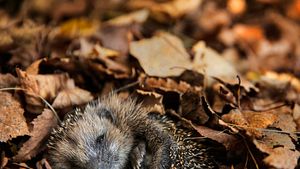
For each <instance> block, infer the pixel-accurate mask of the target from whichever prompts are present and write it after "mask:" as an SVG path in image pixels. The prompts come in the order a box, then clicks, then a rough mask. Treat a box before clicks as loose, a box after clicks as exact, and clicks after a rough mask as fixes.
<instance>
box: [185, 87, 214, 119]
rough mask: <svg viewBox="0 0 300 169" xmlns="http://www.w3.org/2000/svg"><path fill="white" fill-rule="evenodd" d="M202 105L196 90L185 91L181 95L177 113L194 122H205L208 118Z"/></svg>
mask: <svg viewBox="0 0 300 169" xmlns="http://www.w3.org/2000/svg"><path fill="white" fill-rule="evenodd" d="M203 107H204V106H203V105H202V101H201V95H199V93H198V92H197V93H195V92H192V91H187V92H185V93H183V95H181V98H180V113H179V115H181V116H182V117H184V118H186V119H189V120H191V121H192V122H193V123H195V124H205V123H206V122H207V121H208V120H209V116H208V115H207V114H206V112H205V110H204V109H203Z"/></svg>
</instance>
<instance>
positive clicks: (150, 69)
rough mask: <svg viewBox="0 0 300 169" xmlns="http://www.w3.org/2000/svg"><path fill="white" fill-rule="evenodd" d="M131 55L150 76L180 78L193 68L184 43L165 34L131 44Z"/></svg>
mask: <svg viewBox="0 0 300 169" xmlns="http://www.w3.org/2000/svg"><path fill="white" fill-rule="evenodd" d="M130 53H131V54H132V55H133V56H134V57H136V58H137V59H138V61H139V63H140V65H141V66H142V68H143V69H144V71H145V72H146V74H147V75H150V76H158V77H168V76H179V75H180V74H181V73H182V72H183V71H184V70H185V69H190V68H191V61H190V56H189V54H188V53H187V52H186V50H185V48H184V46H183V44H182V41H181V40H180V39H179V38H177V37H176V36H174V35H171V34H169V33H165V32H161V33H159V34H157V35H156V36H154V37H152V38H150V39H143V40H140V41H134V42H131V43H130Z"/></svg>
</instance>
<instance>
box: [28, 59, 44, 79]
mask: <svg viewBox="0 0 300 169" xmlns="http://www.w3.org/2000/svg"><path fill="white" fill-rule="evenodd" d="M45 60H46V59H38V60H36V61H34V62H33V63H32V64H31V65H29V66H28V67H27V68H26V73H28V74H31V75H37V74H38V73H39V66H40V64H41V63H42V62H43V61H45Z"/></svg>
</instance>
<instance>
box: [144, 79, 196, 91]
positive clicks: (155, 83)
mask: <svg viewBox="0 0 300 169" xmlns="http://www.w3.org/2000/svg"><path fill="white" fill-rule="evenodd" d="M139 82H140V86H142V87H143V88H146V89H160V90H163V91H166V92H168V91H174V92H178V93H185V92H186V91H188V90H193V89H194V90H197V91H199V90H200V89H199V88H193V87H192V86H191V85H189V84H188V83H186V82H183V81H179V82H176V81H175V80H173V79H170V78H154V77H147V76H146V75H145V74H141V75H140V77H139Z"/></svg>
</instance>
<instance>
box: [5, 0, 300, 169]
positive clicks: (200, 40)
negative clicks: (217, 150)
mask: <svg viewBox="0 0 300 169" xmlns="http://www.w3.org/2000/svg"><path fill="white" fill-rule="evenodd" d="M299 21H300V0H289V1H280V0H247V1H246V0H226V1H225V0H143V1H141V0H111V1H107V0H99V1H93V0H74V1H69V0H27V1H19V0H10V1H0V154H1V156H0V168H48V169H50V168H51V166H50V165H49V164H48V162H47V159H46V158H45V156H44V155H45V154H46V153H47V149H46V142H47V139H48V137H49V134H50V132H51V130H52V129H53V128H54V127H56V126H57V124H58V123H59V121H60V120H62V119H63V117H64V116H65V114H66V113H68V112H69V111H70V110H72V109H73V108H74V107H76V106H82V105H85V104H86V103H88V102H89V101H91V100H93V99H95V98H97V97H101V96H103V95H105V94H108V93H109V92H111V91H115V92H117V93H118V94H119V96H120V97H124V98H126V97H129V96H130V97H137V98H138V99H139V100H140V101H142V102H143V104H144V105H145V106H151V107H153V109H154V110H155V111H156V112H157V113H160V114H168V115H172V116H176V117H177V118H179V119H180V120H182V121H183V122H184V123H185V124H187V126H189V127H190V128H191V129H193V130H195V131H196V132H198V133H199V135H201V136H203V137H205V138H208V139H211V140H214V141H216V142H218V143H219V144H221V145H222V146H223V147H224V149H225V150H226V155H224V157H222V159H223V161H220V168H285V169H292V168H296V167H297V165H298V159H299V156H300V153H299V142H298V135H299V130H300V97H299V96H300V79H299V78H300V40H299V38H300V25H299V24H298V23H299ZM298 167H299V166H298Z"/></svg>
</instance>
